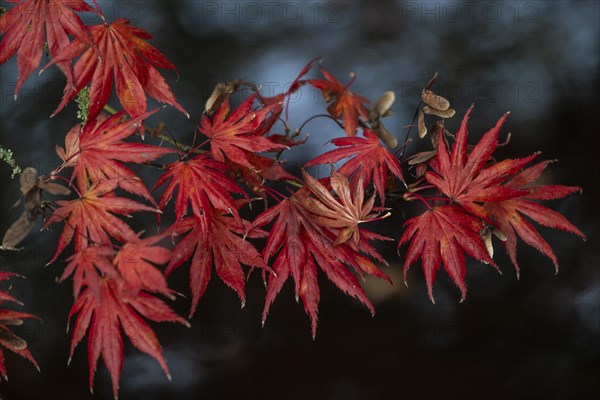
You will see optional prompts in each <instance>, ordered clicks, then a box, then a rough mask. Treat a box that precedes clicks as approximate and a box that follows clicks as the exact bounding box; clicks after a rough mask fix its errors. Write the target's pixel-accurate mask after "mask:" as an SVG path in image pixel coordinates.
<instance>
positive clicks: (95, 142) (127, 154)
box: [56, 110, 174, 203]
mask: <svg viewBox="0 0 600 400" xmlns="http://www.w3.org/2000/svg"><path fill="white" fill-rule="evenodd" d="M154 112H156V110H153V111H151V112H148V113H145V114H143V115H141V116H139V117H136V118H133V119H129V120H127V121H124V117H125V116H126V114H125V112H123V111H121V112H119V113H117V114H115V115H113V116H110V117H108V116H106V115H105V114H100V115H99V116H98V117H97V118H94V119H88V121H87V123H86V124H85V126H83V127H81V125H76V126H74V127H73V128H72V129H71V130H70V131H69V133H67V136H66V138H65V149H63V148H61V147H58V146H57V148H56V152H57V154H58V156H59V157H60V158H61V159H62V160H63V164H62V165H61V166H60V167H59V168H58V170H57V171H56V172H59V171H60V170H62V169H63V168H67V167H73V174H72V177H76V178H77V184H78V186H79V188H80V190H85V188H86V187H87V186H88V182H91V183H97V182H99V181H101V180H105V179H114V180H116V181H117V183H118V185H119V187H120V188H122V189H123V190H126V191H128V192H130V193H133V194H137V195H139V196H142V197H144V198H146V199H147V200H149V201H151V202H153V203H154V199H153V198H152V196H151V195H150V192H149V191H148V189H147V188H146V185H145V184H144V182H143V181H142V180H141V179H140V178H139V177H138V176H137V175H136V174H135V173H134V172H133V171H132V170H130V169H129V168H127V167H126V166H124V165H123V162H132V163H137V164H142V163H147V162H150V161H153V160H155V159H157V158H159V157H161V156H163V155H165V154H169V153H173V152H174V150H172V149H169V148H165V147H157V146H152V145H149V144H143V143H131V142H124V141H123V140H124V139H126V138H128V137H130V136H131V135H133V134H135V133H136V132H137V131H138V130H139V127H140V125H141V123H142V122H143V120H144V119H145V118H147V117H148V116H150V115H151V114H153V113H154Z"/></svg>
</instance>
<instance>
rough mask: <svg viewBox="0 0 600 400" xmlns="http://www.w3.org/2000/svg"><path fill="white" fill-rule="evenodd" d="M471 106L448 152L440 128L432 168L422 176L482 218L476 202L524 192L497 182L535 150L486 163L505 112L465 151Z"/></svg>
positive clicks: (496, 142) (504, 117) (493, 148)
mask: <svg viewBox="0 0 600 400" xmlns="http://www.w3.org/2000/svg"><path fill="white" fill-rule="evenodd" d="M472 109H473V107H471V108H469V110H468V111H467V113H466V114H465V116H464V118H463V120H462V123H461V125H460V129H459V130H458V133H457V134H456V142H455V143H454V147H453V148H452V154H450V153H449V152H448V149H447V147H446V142H445V141H444V137H443V132H442V130H440V133H439V141H438V143H439V144H438V151H437V158H436V163H435V165H436V167H437V171H436V172H431V171H429V172H427V173H426V174H425V178H426V179H427V181H428V182H429V183H431V184H432V185H435V186H436V187H437V188H438V189H439V190H440V191H441V192H442V193H443V194H445V195H446V196H448V197H449V198H450V199H451V200H453V201H455V202H456V203H458V204H460V205H461V206H462V207H464V208H465V209H466V210H467V211H469V212H470V213H472V214H473V215H476V216H478V217H480V218H486V217H487V216H486V212H485V209H484V208H483V207H482V206H481V205H480V204H479V203H482V202H495V201H502V200H506V199H510V198H512V197H516V196H520V195H523V194H525V193H526V192H527V191H526V190H522V189H516V188H511V187H508V186H501V185H500V183H501V182H503V181H505V180H506V179H508V178H509V177H511V176H512V175H514V174H516V173H517V172H519V171H520V170H521V169H522V168H523V167H524V166H525V165H527V164H528V163H530V162H531V161H532V160H533V159H534V158H535V157H537V155H538V154H537V153H534V154H532V155H530V156H528V157H524V158H519V159H507V160H503V161H500V162H497V163H493V164H492V165H490V166H488V167H486V164H487V163H488V162H489V160H490V157H491V156H492V153H493V152H494V150H495V149H496V147H497V146H498V135H499V133H500V128H501V127H502V124H503V123H504V121H505V119H506V117H507V116H508V113H507V114H504V115H503V116H502V118H500V120H499V121H498V122H497V123H496V126H494V127H493V128H492V129H490V130H489V131H488V132H487V133H486V134H485V135H483V137H482V138H481V140H480V141H479V142H478V143H477V144H476V145H475V146H474V147H473V149H472V150H471V152H470V153H469V154H467V120H468V118H469V114H470V113H471V111H472Z"/></svg>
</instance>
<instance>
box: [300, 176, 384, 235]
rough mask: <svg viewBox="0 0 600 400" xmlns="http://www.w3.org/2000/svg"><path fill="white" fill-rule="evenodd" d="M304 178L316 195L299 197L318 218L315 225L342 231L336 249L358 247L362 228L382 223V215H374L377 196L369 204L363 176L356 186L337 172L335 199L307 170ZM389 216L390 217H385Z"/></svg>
mask: <svg viewBox="0 0 600 400" xmlns="http://www.w3.org/2000/svg"><path fill="white" fill-rule="evenodd" d="M302 176H303V178H304V182H305V184H306V188H307V189H308V190H309V191H310V192H311V193H312V194H313V195H314V197H312V196H299V197H298V199H299V201H300V202H301V203H302V205H303V206H304V207H305V208H306V209H307V210H309V211H310V212H311V213H313V214H314V217H313V219H314V221H315V222H316V223H317V224H318V225H320V226H323V227H326V228H334V229H339V230H340V231H339V234H338V236H337V238H336V239H335V241H334V242H333V244H334V246H337V245H339V244H342V243H346V242H347V241H348V240H350V239H352V241H353V242H354V244H356V245H358V243H359V241H360V230H359V228H358V224H360V223H363V222H369V221H371V220H375V219H380V218H381V217H380V214H379V213H373V212H372V211H373V205H374V203H375V196H374V195H373V196H371V197H370V198H369V199H368V200H367V201H366V202H365V191H364V185H363V182H362V176H361V177H359V179H357V180H356V181H354V182H353V183H352V184H350V182H349V181H348V178H346V177H345V176H344V175H342V174H340V173H338V172H335V171H333V172H332V175H331V179H330V184H331V187H332V189H333V190H334V192H335V193H336V195H337V199H336V198H334V197H333V195H332V194H331V193H330V191H329V189H327V187H325V185H323V184H322V183H321V182H319V181H318V180H317V179H315V178H313V177H312V176H310V175H309V174H307V173H306V172H305V171H304V170H303V171H302ZM387 216H389V213H388V214H386V215H385V216H384V217H387Z"/></svg>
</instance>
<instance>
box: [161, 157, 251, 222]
mask: <svg viewBox="0 0 600 400" xmlns="http://www.w3.org/2000/svg"><path fill="white" fill-rule="evenodd" d="M226 171H227V165H226V164H224V163H222V162H220V161H216V160H213V159H212V158H211V157H210V156H209V155H208V154H200V155H197V156H196V157H194V158H192V159H191V160H184V161H177V162H174V163H171V164H169V166H168V167H167V171H166V172H165V173H164V174H162V175H161V176H160V178H158V181H157V182H156V184H155V185H154V189H156V188H158V187H159V186H162V185H163V184H165V183H166V182H167V181H168V183H167V187H166V188H165V191H164V192H163V194H162V196H161V197H160V201H159V202H158V206H159V208H160V209H161V210H162V209H164V207H165V205H166V204H167V203H168V202H169V201H170V200H171V198H172V197H173V193H174V192H175V189H177V197H176V198H175V217H176V218H177V219H178V220H179V219H181V218H183V216H184V215H186V214H187V213H188V203H189V204H190V205H191V206H192V212H193V214H194V215H196V216H197V217H200V216H202V215H204V214H210V213H211V210H212V208H215V209H217V210H221V211H224V212H232V213H234V214H237V208H238V207H237V205H236V204H235V201H234V200H233V198H232V197H231V194H232V193H237V194H241V195H245V193H244V191H243V190H242V189H241V188H240V187H239V185H238V184H237V183H236V182H235V181H233V180H232V179H231V178H229V177H227V175H225V172H226ZM208 217H209V218H210V215H209V216H208Z"/></svg>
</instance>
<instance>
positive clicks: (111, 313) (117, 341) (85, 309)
mask: <svg viewBox="0 0 600 400" xmlns="http://www.w3.org/2000/svg"><path fill="white" fill-rule="evenodd" d="M98 293H99V295H96V294H95V292H93V291H91V290H90V289H86V290H85V291H84V292H82V293H81V295H80V296H79V298H78V299H77V300H76V301H75V304H73V307H72V308H71V312H70V313H69V319H71V317H73V316H74V315H75V314H77V319H76V320H75V325H74V328H73V335H72V339H71V357H72V356H73V352H74V350H75V347H76V346H77V345H78V344H79V342H81V340H82V339H83V337H84V336H85V335H86V333H87V334H88V361H89V371H90V378H89V385H90V390H91V389H92V386H93V383H94V375H95V371H96V365H97V364H98V359H99V358H100V356H102V359H103V360H104V363H105V364H106V367H107V368H108V371H109V372H110V376H111V379H112V384H113V393H114V396H115V398H116V397H117V393H118V391H119V376H120V374H121V368H122V366H123V337H122V332H124V333H125V335H127V337H128V338H129V340H130V341H131V343H132V344H133V345H134V346H135V347H136V348H137V349H138V350H140V351H142V352H144V353H146V354H148V355H150V356H152V357H154V359H156V361H157V362H158V363H159V364H160V366H161V367H162V369H163V371H165V374H166V375H167V377H169V378H170V375H169V369H168V368H167V363H166V361H165V359H164V358H163V355H162V350H161V347H160V343H159V341H158V338H157V337H156V335H155V334H154V331H153V330H152V329H151V328H150V326H148V324H147V323H146V322H145V321H144V319H143V318H146V319H149V320H151V321H154V322H178V323H180V324H182V325H185V326H189V324H188V323H187V321H186V320H185V319H183V318H181V317H179V316H178V315H177V314H175V313H174V312H173V311H172V310H171V308H170V307H169V306H167V305H166V304H165V303H164V302H163V301H161V300H160V299H158V298H156V297H154V296H152V295H150V294H148V293H145V292H139V293H137V294H136V295H135V296H130V297H128V296H127V295H126V294H124V293H123V292H121V291H120V290H119V285H118V284H117V283H116V282H114V281H112V280H110V279H103V280H102V281H101V282H100V285H99V291H98ZM142 317H143V318H142ZM69 361H70V357H69Z"/></svg>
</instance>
